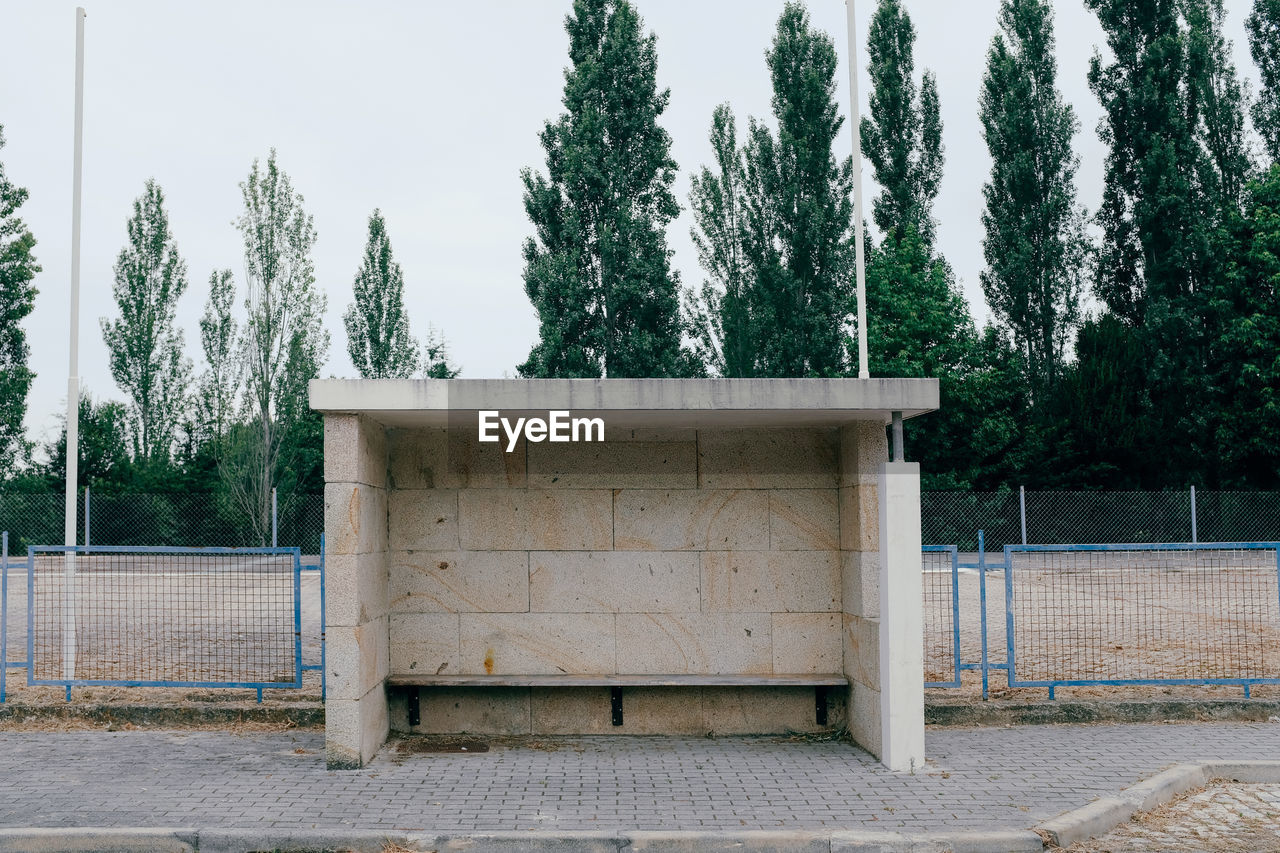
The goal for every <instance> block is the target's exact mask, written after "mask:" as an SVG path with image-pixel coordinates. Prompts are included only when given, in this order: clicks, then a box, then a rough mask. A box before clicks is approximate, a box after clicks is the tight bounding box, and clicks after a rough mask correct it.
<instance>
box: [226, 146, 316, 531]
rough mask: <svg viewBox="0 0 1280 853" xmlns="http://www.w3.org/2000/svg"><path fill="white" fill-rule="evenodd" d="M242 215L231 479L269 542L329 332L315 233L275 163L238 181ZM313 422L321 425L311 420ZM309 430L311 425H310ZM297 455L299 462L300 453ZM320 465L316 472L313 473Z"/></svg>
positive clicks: (272, 160)
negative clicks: (293, 433) (237, 435)
mask: <svg viewBox="0 0 1280 853" xmlns="http://www.w3.org/2000/svg"><path fill="white" fill-rule="evenodd" d="M240 190H241V195H242V196H243V198H244V212H243V213H242V214H241V215H240V217H239V218H238V219H237V220H236V226H237V228H238V229H239V230H240V234H241V236H242V237H243V239H244V263H245V274H246V278H247V280H248V281H247V293H246V296H245V301H244V306H245V310H246V313H247V315H248V317H247V320H246V321H245V324H244V326H243V327H242V328H241V331H240V354H241V358H242V359H243V362H242V363H243V365H244V371H245V396H246V407H247V408H248V411H249V416H250V423H249V425H248V426H247V428H246V429H245V430H243V431H242V436H243V440H242V441H241V442H240V443H239V446H238V448H237V450H238V453H237V454H236V455H235V457H234V459H232V460H230V462H229V464H228V465H227V466H226V469H225V474H224V476H226V478H227V480H228V481H229V485H230V486H231V487H232V493H233V495H234V497H235V499H236V502H237V503H238V505H239V506H240V508H241V510H242V511H243V512H244V513H245V515H246V517H247V518H248V519H249V520H250V523H251V525H252V528H253V532H254V534H255V535H256V536H257V537H258V538H259V539H260V540H261V541H266V539H267V537H268V536H269V534H270V530H271V489H272V487H273V486H274V485H275V483H276V479H277V477H278V476H279V475H280V473H281V472H282V467H284V466H282V464H281V463H282V459H283V461H285V462H292V461H293V460H291V459H289V457H290V455H291V454H290V453H284V454H282V447H283V446H284V444H285V439H286V438H287V437H288V436H287V433H288V432H289V430H290V429H291V428H294V427H298V426H300V425H303V424H304V421H307V420H308V418H309V416H310V415H311V414H312V413H311V412H310V410H309V408H308V407H307V383H308V381H309V380H311V379H313V378H315V376H316V375H317V374H318V373H319V370H320V365H321V364H322V363H323V362H324V358H325V355H326V353H327V352H328V349H329V333H328V332H327V331H326V330H325V329H324V325H323V322H322V320H323V316H324V310H325V303H326V300H325V296H324V294H323V293H322V292H321V291H319V290H318V289H317V288H316V287H315V264H314V262H313V261H312V258H311V250H312V247H313V246H314V245H315V241H316V232H315V226H314V224H313V223H312V219H311V216H310V215H308V214H307V213H306V211H305V209H304V208H303V203H304V200H303V197H302V195H301V194H299V193H296V192H294V189H293V183H292V181H290V180H289V176H288V175H287V174H286V173H285V172H284V171H282V170H281V169H280V168H279V166H278V165H277V163H276V152H275V149H272V150H271V153H270V156H269V157H268V158H267V164H266V168H265V169H262V168H260V167H259V165H258V161H257V160H254V161H253V167H252V169H251V170H250V172H249V177H248V179H247V180H246V181H245V182H244V183H242V184H240ZM309 419H310V421H314V420H315V418H313V417H311V418H309ZM306 425H307V426H308V428H309V429H310V431H311V432H312V433H314V432H315V425H314V423H309V424H306ZM293 450H294V451H295V452H294V453H293V454H292V455H296V451H297V448H296V447H295V448H293ZM310 467H314V466H310Z"/></svg>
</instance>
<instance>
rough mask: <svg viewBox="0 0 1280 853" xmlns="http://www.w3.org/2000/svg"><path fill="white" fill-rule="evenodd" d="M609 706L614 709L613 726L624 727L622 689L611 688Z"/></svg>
mask: <svg viewBox="0 0 1280 853" xmlns="http://www.w3.org/2000/svg"><path fill="white" fill-rule="evenodd" d="M609 704H610V705H611V706H612V709H613V724H614V725H615V726H620V725H622V688H621V687H610V688H609Z"/></svg>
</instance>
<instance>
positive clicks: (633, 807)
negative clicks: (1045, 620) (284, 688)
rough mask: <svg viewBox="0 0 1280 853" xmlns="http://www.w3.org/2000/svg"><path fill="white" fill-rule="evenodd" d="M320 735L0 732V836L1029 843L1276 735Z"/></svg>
mask: <svg viewBox="0 0 1280 853" xmlns="http://www.w3.org/2000/svg"><path fill="white" fill-rule="evenodd" d="M323 748H324V743H323V735H322V734H321V733H319V732H311V731H306V732H293V733H282V734H248V735H235V734H230V733H224V732H154V731H135V732H114V733H113V732H68V733H19V732H0V825H4V826H143V827H145V826H163V827H196V828H199V827H205V828H214V827H238V828H248V829H253V828H267V827H275V828H282V829H293V830H304V829H338V828H343V827H358V828H362V829H375V830H376V829H399V830H405V831H416V830H422V831H439V832H469V831H519V830H531V829H536V830H548V831H556V830H598V831H617V830H677V829H678V830H686V831H687V830H726V831H734V830H748V829H779V828H783V829H815V830H817V829H839V828H846V829H880V830H890V829H908V830H911V831H940V830H956V831H963V830H982V829H996V828H1029V827H1031V826H1033V825H1035V824H1036V823H1037V822H1039V821H1041V820H1044V819H1046V818H1049V817H1052V816H1054V815H1056V814H1059V813H1061V812H1063V811H1066V810H1068V809H1072V808H1076V807H1078V806H1081V805H1084V804H1085V803H1087V802H1089V801H1090V800H1092V799H1094V798H1095V797H1096V796H1099V795H1102V794H1107V793H1114V792H1116V791H1118V790H1120V789H1121V788H1123V787H1125V786H1127V785H1130V784H1132V783H1134V782H1136V781H1138V780H1139V779H1141V778H1143V777H1146V776H1150V775H1152V774H1153V773H1155V772H1157V771H1159V770H1161V769H1162V768H1164V767H1166V766H1168V765H1170V764H1173V763H1176V762H1180V761H1197V760H1209V759H1220V760H1244V759H1251V758H1257V757H1259V756H1269V755H1276V754H1280V724H1277V723H1256V724H1238V723H1214V724H1185V725H1129V726H1024V727H1016V728H1008V729H966V730H955V729H948V730H938V731H930V732H929V735H928V751H929V755H930V757H931V759H932V761H931V764H930V766H929V767H928V768H927V770H926V772H923V773H918V774H916V775H915V776H910V775H905V774H896V773H890V772H888V771H886V770H884V769H883V768H881V767H880V766H879V765H878V764H877V763H876V762H875V760H874V759H872V758H871V757H870V756H869V755H867V754H866V753H864V752H862V751H861V750H858V749H856V748H854V747H850V746H847V745H843V744H837V743H827V742H820V743H811V742H789V741H786V740H784V739H777V738H721V739H706V738H644V737H627V738H624V737H605V738H580V739H574V740H565V741H542V742H541V743H539V744H528V745H525V746H521V747H511V748H503V747H498V748H495V749H493V750H492V751H490V752H486V753H475V754H466V753H462V754H458V753H453V754H420V755H402V754H399V753H397V752H395V751H394V749H393V748H392V747H384V748H383V750H382V752H381V753H379V756H378V757H377V758H376V759H375V760H374V762H372V764H371V765H370V766H369V767H367V768H365V769H364V770H358V771H346V772H330V771H326V770H325V767H324V758H323Z"/></svg>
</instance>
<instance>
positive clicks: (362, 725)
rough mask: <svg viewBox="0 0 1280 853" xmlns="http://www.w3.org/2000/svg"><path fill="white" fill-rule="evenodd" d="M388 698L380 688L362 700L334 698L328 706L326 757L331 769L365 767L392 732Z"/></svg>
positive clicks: (325, 733) (367, 694)
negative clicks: (388, 712)
mask: <svg viewBox="0 0 1280 853" xmlns="http://www.w3.org/2000/svg"><path fill="white" fill-rule="evenodd" d="M390 728H391V726H390V718H389V716H388V714H387V696H386V691H385V690H384V688H383V687H382V686H381V685H379V686H378V687H376V688H375V689H373V690H370V691H369V692H368V693H366V694H365V695H364V696H363V697H361V698H359V699H333V698H330V699H329V700H328V701H327V702H325V707H324V747H325V758H326V759H327V764H328V766H329V768H330V769H331V770H341V769H354V768H356V767H361V766H363V765H364V764H366V763H368V761H369V760H370V759H371V758H373V756H374V754H375V753H376V752H377V751H378V747H380V746H382V744H383V743H384V742H385V741H386V739H387V733H388V732H389V731H390Z"/></svg>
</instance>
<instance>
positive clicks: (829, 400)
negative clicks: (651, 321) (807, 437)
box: [310, 379, 938, 427]
mask: <svg viewBox="0 0 1280 853" xmlns="http://www.w3.org/2000/svg"><path fill="white" fill-rule="evenodd" d="M310 401H311V408H312V409H315V410H316V411H319V412H334V413H337V412H352V413H360V414H363V415H366V416H368V417H370V418H373V419H374V420H376V421H378V422H379V423H381V424H383V425H384V426H389V427H416V426H447V425H449V424H450V423H451V421H450V415H451V414H466V413H472V412H477V411H481V410H485V411H488V410H497V411H500V412H502V413H503V415H504V416H505V415H507V414H512V415H520V414H522V413H542V414H545V413H546V412H548V411H550V410H553V409H554V410H568V411H571V412H573V413H574V414H575V415H579V414H581V415H590V416H599V417H602V418H604V420H605V423H606V424H607V425H608V426H637V427H641V426H686V427H699V426H721V427H729V426H822V425H832V426H834V425H838V424H841V423H848V422H849V421H855V420H880V421H888V420H889V418H890V416H891V414H892V413H893V412H902V416H903V417H904V418H910V417H915V416H916V415H922V414H925V413H926V412H931V411H934V410H936V409H937V408H938V380H936V379H313V380H311V385H310ZM453 422H454V423H456V421H453Z"/></svg>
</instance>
